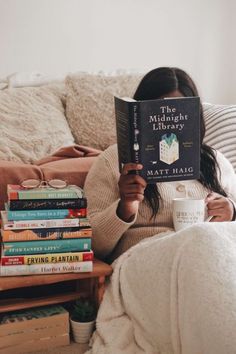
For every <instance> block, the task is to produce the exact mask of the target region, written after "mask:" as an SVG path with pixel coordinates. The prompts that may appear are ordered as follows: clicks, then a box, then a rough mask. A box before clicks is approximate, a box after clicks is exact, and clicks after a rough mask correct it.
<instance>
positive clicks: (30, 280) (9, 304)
mask: <svg viewBox="0 0 236 354" xmlns="http://www.w3.org/2000/svg"><path fill="white" fill-rule="evenodd" d="M111 273H112V267H111V266H110V265H108V264H106V263H104V262H102V261H100V260H97V259H95V260H94V269H93V271H92V272H89V273H66V274H48V275H45V274H42V275H32V276H30V275H27V276H17V277H0V292H1V299H0V313H2V312H7V311H15V310H20V309H26V308H31V307H37V306H44V305H51V304H58V303H63V302H68V301H72V300H76V299H78V298H79V297H81V296H86V297H90V298H93V299H94V300H95V302H96V304H97V306H99V305H100V303H101V300H102V297H103V294H104V290H105V278H106V276H109V275H110V274H111ZM69 281H72V282H75V290H74V291H69V292H68V291H65V292H64V293H60V294H53V295H48V296H40V290H39V294H38V295H39V296H37V297H34V298H30V296H29V297H28V296H27V298H24V297H23V298H22V297H20V298H15V297H12V298H11V297H9V296H8V295H7V293H8V291H9V290H13V289H23V288H27V289H30V288H32V287H37V286H44V287H47V286H50V285H51V284H55V283H62V285H63V284H65V285H66V282H69ZM65 288H66V286H65ZM27 291H29V292H30V290H27ZM4 294H6V296H5V295H4ZM29 295H30V294H29Z"/></svg>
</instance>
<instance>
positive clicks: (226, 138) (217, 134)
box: [203, 103, 236, 172]
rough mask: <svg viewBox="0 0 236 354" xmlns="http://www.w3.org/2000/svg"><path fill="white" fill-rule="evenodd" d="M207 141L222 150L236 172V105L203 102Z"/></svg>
mask: <svg viewBox="0 0 236 354" xmlns="http://www.w3.org/2000/svg"><path fill="white" fill-rule="evenodd" d="M203 109H204V118H205V122H206V136H205V143H207V144H208V145H210V146H212V147H213V148H215V149H217V150H220V151H221V152H222V153H223V154H224V155H225V156H226V157H227V158H228V159H229V161H230V162H231V163H232V165H233V167H234V170H235V172H236V153H235V151H236V133H235V132H236V105H216V104H209V103H204V104H203Z"/></svg>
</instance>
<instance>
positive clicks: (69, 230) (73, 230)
mask: <svg viewBox="0 0 236 354" xmlns="http://www.w3.org/2000/svg"><path fill="white" fill-rule="evenodd" d="M1 235H2V241H3V242H21V241H39V240H43V241H48V240H62V239H75V238H85V237H92V229H91V227H88V228H80V227H78V228H77V227H64V228H57V229H56V228H52V229H48V228H45V229H32V230H15V231H13V230H1Z"/></svg>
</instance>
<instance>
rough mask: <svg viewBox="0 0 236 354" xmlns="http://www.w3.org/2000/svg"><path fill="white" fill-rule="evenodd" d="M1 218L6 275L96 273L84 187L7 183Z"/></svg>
mask: <svg viewBox="0 0 236 354" xmlns="http://www.w3.org/2000/svg"><path fill="white" fill-rule="evenodd" d="M1 219H2V220H1V241H2V242H1V264H0V275H1V276H15V275H32V274H53V273H69V272H91V271H92V270H93V251H92V250H91V237H92V229H91V225H90V223H89V221H88V219H87V200H86V198H85V196H84V194H83V190H82V189H81V188H79V187H76V186H67V187H65V188H63V189H54V188H51V187H44V188H35V189H25V188H22V187H21V186H19V185H8V202H7V203H6V205H5V210H4V211H1Z"/></svg>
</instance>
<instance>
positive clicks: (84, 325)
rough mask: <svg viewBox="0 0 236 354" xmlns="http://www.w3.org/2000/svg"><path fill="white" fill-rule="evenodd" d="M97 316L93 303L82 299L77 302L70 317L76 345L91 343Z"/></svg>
mask: <svg viewBox="0 0 236 354" xmlns="http://www.w3.org/2000/svg"><path fill="white" fill-rule="evenodd" d="M96 314H97V311H96V306H95V304H94V303H93V302H92V301H90V300H88V299H82V298H81V299H78V300H76V302H75V304H74V306H73V309H72V312H71V316H70V323H71V328H72V333H73V338H74V341H75V342H76V343H87V342H88V341H89V339H90V337H91V334H92V332H93V329H94V324H95V319H96Z"/></svg>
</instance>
